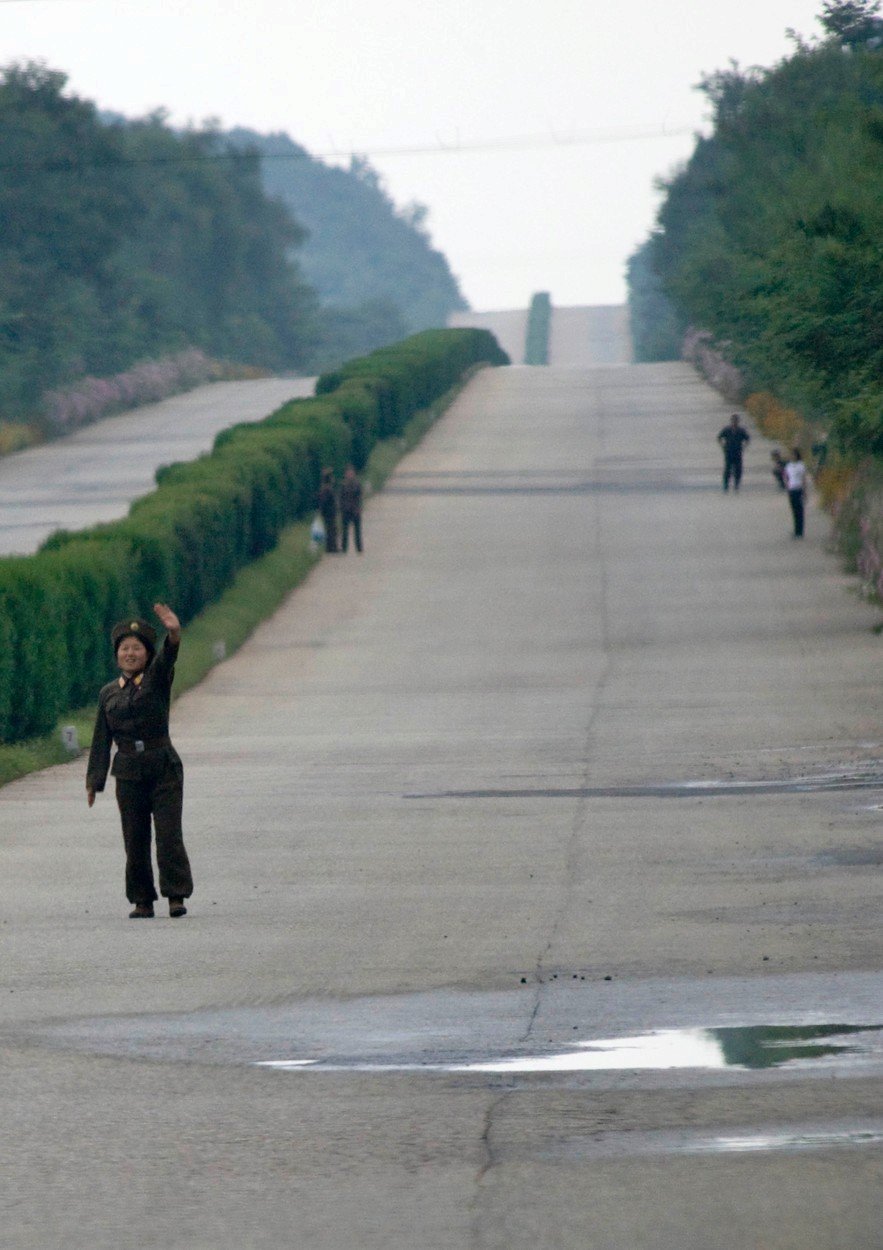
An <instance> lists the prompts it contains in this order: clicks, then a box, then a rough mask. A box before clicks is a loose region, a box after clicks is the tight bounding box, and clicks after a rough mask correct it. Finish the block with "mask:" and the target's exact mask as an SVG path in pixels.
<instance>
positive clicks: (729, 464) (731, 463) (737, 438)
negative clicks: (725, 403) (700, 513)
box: [717, 412, 751, 490]
mask: <svg viewBox="0 0 883 1250" xmlns="http://www.w3.org/2000/svg"><path fill="white" fill-rule="evenodd" d="M750 439H751V435H750V434H749V433H748V431H747V430H746V429H745V427H744V426H742V425H740V424H739V415H738V413H735V412H734V413H733V415H732V416H731V417H730V424H729V425H725V426H724V428H723V429H722V430H721V432H720V434H718V436H717V441H718V442H719V443H720V445H721V447H723V449H724V490H729V489H730V478H732V479H733V490H738V489H739V484H740V482H741V481H742V451H743V449H744V447H745V444H746V443H747V442H749V441H750Z"/></svg>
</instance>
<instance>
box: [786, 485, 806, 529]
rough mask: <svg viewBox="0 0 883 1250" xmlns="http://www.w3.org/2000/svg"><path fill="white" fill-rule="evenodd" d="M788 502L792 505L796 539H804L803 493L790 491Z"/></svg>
mask: <svg viewBox="0 0 883 1250" xmlns="http://www.w3.org/2000/svg"><path fill="white" fill-rule="evenodd" d="M788 502H789V503H790V505H791V515H792V516H793V517H794V537H795V538H802V537H803V491H802V490H789V491H788Z"/></svg>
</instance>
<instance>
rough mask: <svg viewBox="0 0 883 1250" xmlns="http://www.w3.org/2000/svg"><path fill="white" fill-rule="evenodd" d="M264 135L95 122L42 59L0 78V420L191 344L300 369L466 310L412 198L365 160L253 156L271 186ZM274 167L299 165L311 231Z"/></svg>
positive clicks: (146, 122) (224, 356)
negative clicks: (391, 189)
mask: <svg viewBox="0 0 883 1250" xmlns="http://www.w3.org/2000/svg"><path fill="white" fill-rule="evenodd" d="M267 142H269V140H268V141H267ZM260 143H261V140H260V137H259V136H258V137H251V136H245V135H243V134H241V133H240V134H237V136H236V137H235V139H234V137H232V136H224V135H222V134H219V133H218V132H217V131H214V130H211V129H206V130H201V131H187V132H185V133H181V132H178V131H175V130H173V129H172V128H171V127H170V126H169V125H168V124H167V122H166V120H165V118H164V116H163V115H162V114H161V113H158V114H155V115H153V116H150V117H147V118H144V119H140V120H136V121H127V120H125V119H123V118H116V117H107V116H99V114H98V112H97V111H96V108H95V106H94V105H93V104H92V103H91V102H89V101H87V100H83V99H81V98H78V97H77V96H75V95H73V94H71V93H70V92H69V91H68V89H67V82H66V78H65V75H64V74H62V73H60V72H57V71H54V70H51V69H48V68H47V67H45V66H43V65H38V64H25V65H16V66H9V67H7V68H6V69H5V70H4V71H2V73H0V168H2V171H3V172H2V178H0V417H2V420H4V421H7V422H8V421H10V420H15V419H21V420H26V421H27V420H34V419H35V418H39V416H40V415H41V413H42V414H43V415H44V416H45V413H46V398H45V397H46V396H47V394H48V393H50V392H55V393H56V394H57V393H58V391H59V389H61V390H63V389H64V388H65V387H70V386H72V385H74V384H76V383H78V382H80V381H81V380H82V379H84V378H87V377H91V378H107V377H110V376H111V375H121V374H122V373H123V372H124V371H126V370H130V369H131V367H132V366H133V365H136V364H139V363H141V362H144V361H148V360H159V359H166V358H171V357H176V356H177V357H181V354H182V353H185V354H186V353H187V352H191V354H192V349H198V350H199V351H200V352H202V353H204V354H205V355H206V356H208V357H211V358H213V359H220V360H223V361H228V362H234V363H235V364H237V365H247V366H253V367H256V368H258V369H265V370H295V371H298V370H299V371H308V370H313V369H316V368H318V367H325V366H328V365H331V364H336V363H338V362H339V361H340V360H342V359H345V358H348V357H350V356H352V355H354V354H358V353H359V352H362V351H365V350H368V349H369V348H373V347H375V346H379V345H381V344H383V343H387V342H390V341H392V340H395V339H398V338H401V337H403V335H404V334H405V333H407V332H408V331H410V330H411V329H416V328H421V327H422V326H428V325H431V324H433V323H435V324H443V322H444V319H445V315H446V312H447V310H448V309H449V308H454V307H459V306H462V299H461V297H460V295H459V291H458V290H457V286H456V282H455V281H454V279H453V278H452V276H451V274H450V271H449V270H448V267H447V264H446V262H445V261H444V258H443V257H442V256H440V254H439V253H437V252H435V251H433V249H432V248H431V245H430V243H429V240H428V238H427V237H426V234H425V232H424V230H423V229H422V218H421V216H420V210H414V211H413V212H404V213H403V212H399V211H397V210H396V209H395V206H394V205H393V204H392V202H391V201H390V200H389V199H388V197H387V196H386V195H385V194H384V192H383V190H382V188H381V187H380V185H379V183H378V181H377V179H376V177H375V176H374V175H373V174H372V173H371V172H370V170H368V168H367V167H366V166H358V165H357V166H356V167H355V168H354V169H353V170H351V171H348V172H347V171H340V170H330V169H327V168H326V167H324V166H322V165H321V164H320V163H319V162H317V161H313V160H312V159H311V158H309V157H307V156H306V154H304V155H303V158H302V159H297V160H295V161H293V162H288V161H285V162H278V163H274V162H272V161H271V162H264V164H265V165H269V166H271V167H272V168H270V169H268V171H267V174H266V177H267V180H268V183H270V184H271V185H270V191H269V192H268V189H267V187H266V186H265V185H264V181H263V179H262V161H261V158H260V156H259V155H258V153H257V152H256V151H255V150H254V149H255V148H257V147H259V146H260ZM273 143H274V144H275V145H276V147H277V148H278V147H283V148H285V147H291V148H292V149H294V151H295V152H297V153H299V152H300V150H299V149H297V148H296V147H295V145H294V144H291V141H290V140H287V139H285V137H284V136H275V137H273ZM277 164H278V165H279V166H281V165H282V164H294V165H296V166H297V167H298V168H299V169H301V167H302V169H301V173H302V175H304V176H305V177H306V182H305V184H304V186H305V190H303V192H302V194H303V198H304V199H305V200H308V201H309V204H310V207H309V219H310V220H309V223H308V225H309V228H310V230H311V231H312V234H311V235H308V230H307V229H306V228H305V227H304V226H303V225H302V224H301V223H300V221H299V220H298V219H297V217H296V216H295V214H294V213H293V212H292V211H291V208H290V206H291V204H292V203H293V200H292V197H291V196H290V195H288V194H287V193H286V192H285V191H284V189H282V188H284V187H286V186H288V184H289V181H290V179H288V178H287V177H286V176H285V175H284V171H282V170H281V168H279V169H277V168H276V166H277ZM274 178H278V179H279V186H276V185H275V184H274V183H273V179H274ZM283 199H284V200H285V202H283ZM369 208H370V211H369ZM346 220H350V222H351V225H350V227H349V229H345V228H344V225H343V224H342V223H344V222H345V221H346ZM357 221H358V222H359V224H360V228H361V234H360V235H358V237H357V229H356V225H354V224H352V223H355V222H357ZM308 237H310V238H312V239H313V240H315V241H314V243H313V244H312V251H311V252H310V255H309V269H310V272H309V274H306V273H305V272H304V268H305V265H306V263H307V262H306V260H304V263H303V264H302V262H301V254H302V249H303V248H304V246H305V244H306V241H307V239H308ZM338 251H340V252H342V253H343V258H341V256H340V255H338V254H337V252H338ZM322 257H324V258H325V259H324V260H323V259H322ZM345 267H346V268H347V269H348V270H349V276H350V278H351V281H350V284H349V285H348V286H345V285H343V284H342V277H341V275H342V273H343V271H344V268H345ZM371 273H373V284H372V282H369V281H368V280H367V275H369V274H371ZM317 274H319V275H321V274H324V275H325V276H323V277H321V279H319V278H316V277H315V276H314V275H317ZM317 286H318V287H319V289H318V290H317ZM323 301H324V302H323Z"/></svg>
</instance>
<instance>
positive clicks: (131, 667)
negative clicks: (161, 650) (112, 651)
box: [117, 637, 149, 677]
mask: <svg viewBox="0 0 883 1250" xmlns="http://www.w3.org/2000/svg"><path fill="white" fill-rule="evenodd" d="M148 654H149V652H148V650H147V648H146V647H145V645H144V643H143V642H142V641H141V639H140V638H134V637H129V638H124V639H123V641H122V642H121V643H120V645H119V646H118V647H117V664H118V665H119V666H120V670H121V672H122V673H123V674H124V675H125V676H126V677H134V676H135V674H136V673H140V672H142V670H143V669H145V668H146V667H147V657H148Z"/></svg>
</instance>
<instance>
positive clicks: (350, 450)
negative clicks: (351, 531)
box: [0, 330, 508, 743]
mask: <svg viewBox="0 0 883 1250" xmlns="http://www.w3.org/2000/svg"><path fill="white" fill-rule="evenodd" d="M504 361H505V362H507V363H508V359H507V357H505V356H503V354H502V353H501V352H500V349H499V347H498V346H497V344H496V342H495V340H494V339H493V337H492V336H491V335H490V334H488V333H487V332H486V331H483V330H426V331H423V332H422V333H421V334H415V335H412V336H411V337H410V338H408V339H405V340H404V341H402V342H401V343H397V344H394V345H392V346H390V347H387V348H383V349H382V350H379V351H375V352H372V353H371V355H370V356H368V357H362V358H359V359H356V360H351V361H348V362H346V363H345V364H344V365H343V366H341V367H340V368H339V369H337V370H335V371H334V372H333V373H328V374H324V375H323V376H322V377H320V378H319V379H318V380H317V382H316V396H315V397H312V398H307V399H296V400H292V401H290V402H289V403H286V404H283V405H282V406H281V407H280V408H278V409H277V410H276V411H275V412H273V413H271V414H270V415H269V416H268V417H266V419H265V420H263V421H261V422H244V423H240V424H238V425H235V426H232V427H230V428H228V429H224V430H222V431H221V433H220V434H219V435H218V436H217V438H216V439H215V442H214V445H213V447H212V451H211V453H210V454H209V455H205V456H200V457H199V458H198V459H196V460H191V461H179V462H177V463H173V464H170V465H166V466H163V467H162V468H161V469H160V470H158V471H157V474H156V482H157V485H156V489H155V490H153V491H151V492H149V493H148V494H145V495H142V496H140V498H138V499H136V500H135V502H134V503H133V504H132V506H131V508H130V509H129V512H128V515H127V516H125V517H122V518H121V519H118V520H114V521H110V522H103V523H101V524H98V525H95V526H90V527H87V528H86V529H77V530H74V531H58V532H57V533H55V534H53V535H51V536H50V538H49V539H48V540H47V542H46V543H45V544H44V545H43V547H42V548H41V549H40V550H39V551H38V552H37V553H36V554H34V555H30V556H24V557H21V558H17V557H7V558H5V559H2V560H0V739H2V741H3V742H5V743H15V742H20V741H23V740H25V739H27V738H32V737H37V736H39V735H41V734H46V733H48V732H49V731H50V730H51V729H52V727H53V725H54V724H55V722H56V719H57V717H58V716H60V715H61V714H62V713H63V712H64V711H65V710H66V709H69V708H77V707H82V706H83V705H84V704H85V703H86V702H87V700H89V699H90V698H91V697H93V691H94V688H95V685H96V683H98V684H102V682H103V680H104V679H105V678H106V676H107V658H106V645H105V644H101V645H96V640H97V639H98V638H106V637H107V636H108V634H109V631H110V629H111V626H112V624H113V621H114V620H115V619H118V618H119V614H120V611H121V610H122V611H123V613H124V614H125V615H128V613H130V612H135V611H138V610H140V611H143V610H144V608H143V605H145V604H150V603H154V602H156V601H157V600H159V599H162V600H164V601H167V602H169V603H174V605H175V609H176V611H177V613H178V615H179V617H180V619H181V621H182V622H183V623H184V624H186V623H187V622H188V621H190V620H192V619H193V618H194V617H195V616H197V615H198V614H199V613H200V612H201V611H202V610H203V609H204V608H206V607H207V606H208V605H210V604H212V603H214V602H215V601H216V600H217V599H218V598H219V597H220V596H221V595H222V594H223V592H224V591H225V590H226V589H227V588H228V587H229V586H230V585H231V584H232V582H233V581H234V579H235V577H236V575H237V573H238V572H239V571H240V570H241V569H243V568H245V567H246V566H248V565H249V564H252V563H253V562H254V561H255V560H257V559H259V558H260V557H261V556H263V555H265V554H267V553H268V552H269V551H271V550H272V549H273V548H274V547H275V546H276V544H277V543H278V541H279V538H280V536H281V534H282V532H283V530H284V529H285V528H286V527H287V526H288V525H290V524H291V523H292V522H293V521H297V520H301V519H303V518H304V517H306V516H307V515H308V514H310V513H311V512H312V511H313V510H314V509H315V506H316V492H317V490H318V486H319V474H320V470H321V468H322V466H324V465H328V466H331V467H332V468H333V469H334V470H335V472H336V473H337V474H338V476H340V475H342V473H343V470H344V467H345V466H346V464H347V463H349V462H350V461H352V463H354V464H355V466H356V468H357V469H361V468H362V467H363V465H364V464H365V463H366V461H367V458H368V456H369V455H370V453H371V451H372V449H373V448H374V446H375V445H376V444H377V443H378V442H382V441H384V440H386V439H389V438H396V437H401V436H402V435H403V433H404V431H405V428H406V426H407V424H408V422H409V421H410V420H411V419H412V418H413V417H414V416H415V415H416V414H417V413H418V412H419V411H421V410H423V409H426V408H428V407H430V406H431V405H432V404H433V403H434V402H436V401H437V400H440V399H441V398H442V396H444V395H445V394H447V393H448V392H449V391H450V390H451V389H452V388H453V387H455V386H456V385H457V384H458V383H459V382H460V380H461V379H462V378H464V377H465V376H466V375H467V374H468V373H469V372H470V371H471V370H472V369H474V368H475V367H477V366H479V365H481V364H483V363H484V364H486V363H490V362H493V363H497V364H500V363H503V362H504Z"/></svg>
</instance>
